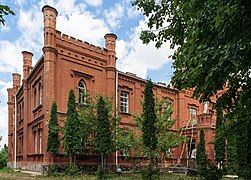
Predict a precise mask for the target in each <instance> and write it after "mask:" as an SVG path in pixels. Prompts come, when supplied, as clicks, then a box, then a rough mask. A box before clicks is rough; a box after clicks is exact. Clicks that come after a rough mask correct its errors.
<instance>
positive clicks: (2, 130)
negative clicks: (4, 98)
mask: <svg viewBox="0 0 251 180" xmlns="http://www.w3.org/2000/svg"><path fill="white" fill-rule="evenodd" d="M7 112H8V107H7V106H4V107H0V114H1V126H0V136H2V141H1V142H0V148H2V147H3V145H4V144H8V116H7Z"/></svg>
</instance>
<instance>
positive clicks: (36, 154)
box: [27, 153, 44, 156]
mask: <svg viewBox="0 0 251 180" xmlns="http://www.w3.org/2000/svg"><path fill="white" fill-rule="evenodd" d="M43 155H44V154H43V153H35V154H28V155H27V156H43Z"/></svg>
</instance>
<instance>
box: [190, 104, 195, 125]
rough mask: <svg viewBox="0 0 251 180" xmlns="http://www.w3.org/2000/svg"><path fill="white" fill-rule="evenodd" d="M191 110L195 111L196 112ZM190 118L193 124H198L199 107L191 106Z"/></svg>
mask: <svg viewBox="0 0 251 180" xmlns="http://www.w3.org/2000/svg"><path fill="white" fill-rule="evenodd" d="M191 112H195V114H194V113H191ZM189 118H190V119H189V120H190V124H191V125H196V124H197V109H196V108H193V107H190V108H189Z"/></svg>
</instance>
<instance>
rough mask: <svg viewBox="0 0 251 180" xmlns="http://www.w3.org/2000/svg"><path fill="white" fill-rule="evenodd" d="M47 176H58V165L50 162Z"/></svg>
mask: <svg viewBox="0 0 251 180" xmlns="http://www.w3.org/2000/svg"><path fill="white" fill-rule="evenodd" d="M47 174H48V176H59V175H60V174H59V166H58V165H56V164H51V165H49V166H48V172H47Z"/></svg>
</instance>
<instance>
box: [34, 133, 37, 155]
mask: <svg viewBox="0 0 251 180" xmlns="http://www.w3.org/2000/svg"><path fill="white" fill-rule="evenodd" d="M34 153H35V154H37V131H34Z"/></svg>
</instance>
